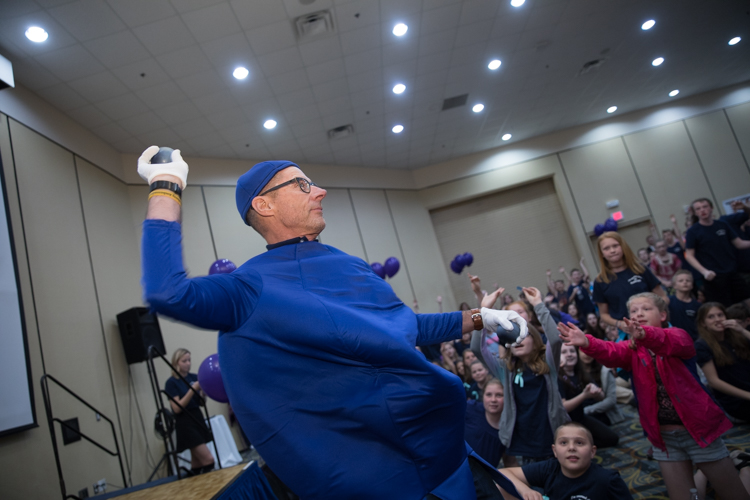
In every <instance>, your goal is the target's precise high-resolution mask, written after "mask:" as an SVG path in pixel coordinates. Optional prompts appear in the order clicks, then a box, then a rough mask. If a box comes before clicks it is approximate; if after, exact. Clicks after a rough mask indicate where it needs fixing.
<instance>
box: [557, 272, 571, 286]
mask: <svg viewBox="0 0 750 500" xmlns="http://www.w3.org/2000/svg"><path fill="white" fill-rule="evenodd" d="M558 271H559V272H560V274H562V275H563V276H565V280H566V283H565V287H566V288H567V287H569V286H570V275H569V274H568V273H567V271H565V268H564V267H560V269H558Z"/></svg>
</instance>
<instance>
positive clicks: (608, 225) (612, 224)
mask: <svg viewBox="0 0 750 500" xmlns="http://www.w3.org/2000/svg"><path fill="white" fill-rule="evenodd" d="M604 230H605V231H617V221H616V220H614V219H613V218H611V217H610V218H609V219H607V220H606V221H604Z"/></svg>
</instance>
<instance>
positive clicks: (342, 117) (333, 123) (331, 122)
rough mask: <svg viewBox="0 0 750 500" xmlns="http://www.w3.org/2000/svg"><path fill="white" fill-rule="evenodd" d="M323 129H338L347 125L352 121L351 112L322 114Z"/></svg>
mask: <svg viewBox="0 0 750 500" xmlns="http://www.w3.org/2000/svg"><path fill="white" fill-rule="evenodd" d="M321 114H322V115H323V117H322V119H323V127H324V128H325V129H326V130H330V129H332V128H336V127H340V126H342V125H348V124H350V123H352V122H353V121H354V116H353V115H352V112H351V111H342V112H340V113H335V114H323V113H321Z"/></svg>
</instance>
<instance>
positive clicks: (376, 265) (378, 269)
mask: <svg viewBox="0 0 750 500" xmlns="http://www.w3.org/2000/svg"><path fill="white" fill-rule="evenodd" d="M370 267H371V268H372V272H374V273H375V274H377V275H378V276H380V277H381V278H383V279H385V269H384V268H383V264H381V263H380V262H373V263H372V264H370Z"/></svg>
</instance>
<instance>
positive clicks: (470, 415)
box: [464, 401, 505, 467]
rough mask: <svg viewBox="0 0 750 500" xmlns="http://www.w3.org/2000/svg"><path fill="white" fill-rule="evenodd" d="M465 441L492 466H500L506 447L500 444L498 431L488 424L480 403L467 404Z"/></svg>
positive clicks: (469, 402) (468, 402) (471, 402)
mask: <svg viewBox="0 0 750 500" xmlns="http://www.w3.org/2000/svg"><path fill="white" fill-rule="evenodd" d="M464 439H465V440H466V442H467V443H469V446H471V447H472V448H473V449H474V451H476V452H477V455H479V456H480V457H482V458H483V459H485V460H486V461H487V462H488V463H489V464H490V465H492V466H493V467H497V466H498V464H500V459H501V458H502V457H503V453H505V446H503V443H501V442H500V436H499V435H498V430H497V429H495V428H494V427H492V426H491V425H490V423H489V422H487V417H485V415H484V405H483V404H482V403H481V402H479V401H467V402H466V418H465V420H464Z"/></svg>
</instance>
